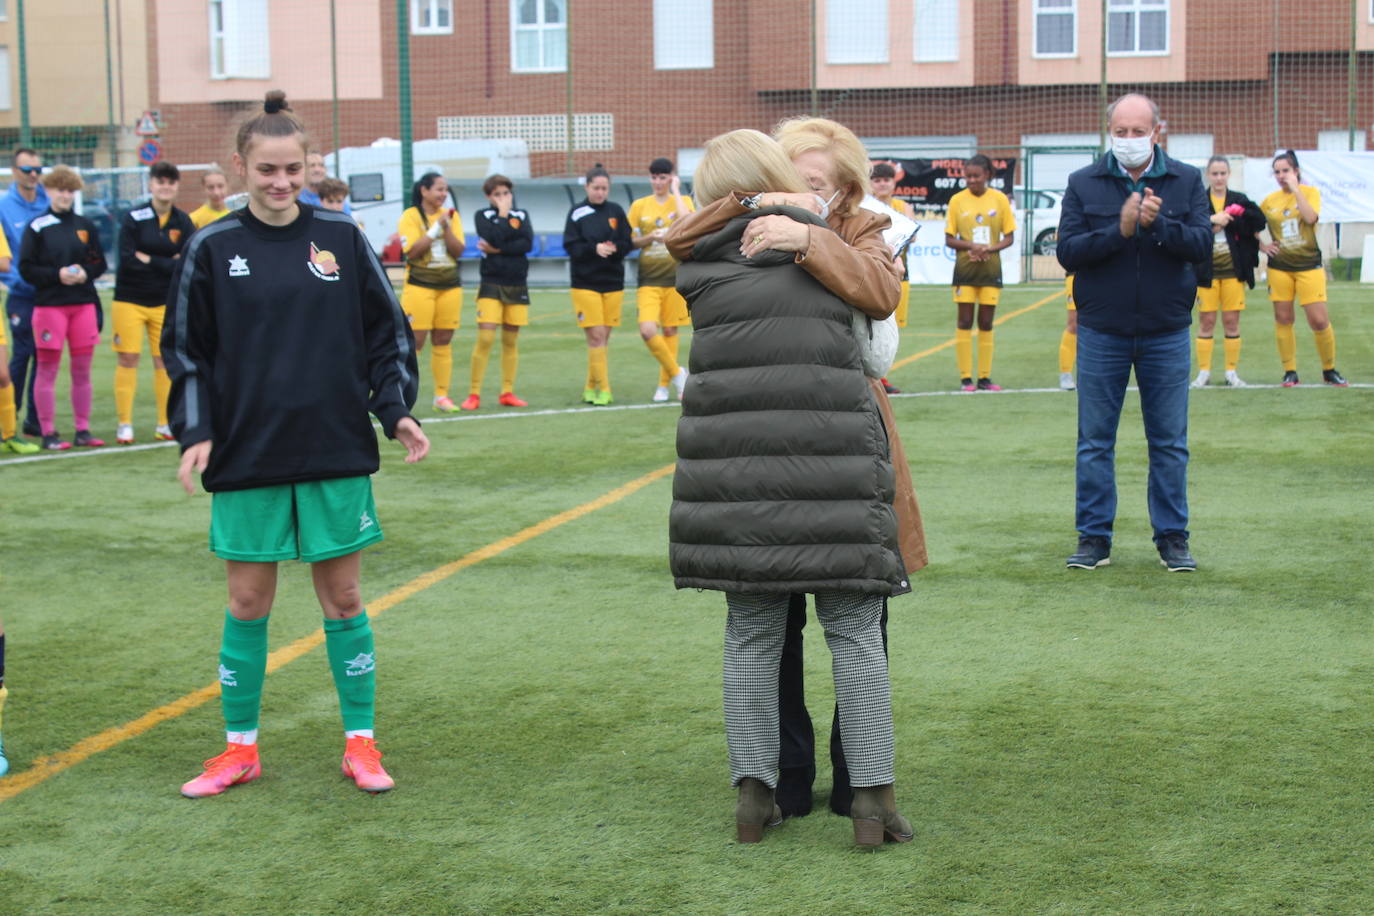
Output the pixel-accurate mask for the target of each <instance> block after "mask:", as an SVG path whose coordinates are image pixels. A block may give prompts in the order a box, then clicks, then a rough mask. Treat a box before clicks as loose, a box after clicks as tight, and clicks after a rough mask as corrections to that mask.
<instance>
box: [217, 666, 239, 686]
mask: <svg viewBox="0 0 1374 916" xmlns="http://www.w3.org/2000/svg"><path fill="white" fill-rule="evenodd" d="M236 674H238V672H237V671H231V670H230V669H228V668H226V667H224V665H222V664H221V665H220V666H219V682H220V683H221V684H223V685H224V686H225V687H237V686H238V685H239V682H238V679H237V678H235V677H234V675H236Z"/></svg>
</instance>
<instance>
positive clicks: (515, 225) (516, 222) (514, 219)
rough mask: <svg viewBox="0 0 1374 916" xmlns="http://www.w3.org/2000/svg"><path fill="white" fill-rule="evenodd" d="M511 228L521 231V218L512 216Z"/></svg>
mask: <svg viewBox="0 0 1374 916" xmlns="http://www.w3.org/2000/svg"><path fill="white" fill-rule="evenodd" d="M510 227H511V228H512V229H519V228H520V218H519V217H518V216H512V217H511V218H510Z"/></svg>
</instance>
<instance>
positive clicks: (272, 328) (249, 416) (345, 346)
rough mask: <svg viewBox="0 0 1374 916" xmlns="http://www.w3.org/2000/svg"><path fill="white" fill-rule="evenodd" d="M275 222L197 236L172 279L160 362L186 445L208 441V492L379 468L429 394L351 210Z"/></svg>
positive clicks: (218, 228)
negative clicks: (381, 440)
mask: <svg viewBox="0 0 1374 916" xmlns="http://www.w3.org/2000/svg"><path fill="white" fill-rule="evenodd" d="M300 209H301V213H300V216H299V217H298V218H297V219H296V220H295V221H294V222H292V223H291V224H290V225H287V226H281V227H274V226H268V225H266V224H265V223H263V222H261V221H259V220H258V219H256V218H255V217H254V216H253V215H252V214H251V213H250V212H249V211H248V210H247V209H246V208H245V209H243V210H237V211H235V212H234V213H231V214H230V215H228V216H226V217H224V218H223V219H220V220H218V221H216V222H214V223H211V224H210V225H208V226H205V227H204V228H202V229H200V230H199V231H197V232H196V233H195V234H194V235H193V236H191V241H190V243H189V244H188V245H187V246H186V251H185V253H184V254H183V255H182V257H181V260H180V261H179V262H178V263H177V266H176V269H175V271H174V272H173V274H172V287H171V295H170V297H169V299H168V302H167V317H166V322H165V324H164V325H163V329H162V358H163V360H164V361H165V362H166V365H167V373H168V374H169V375H170V376H171V378H172V391H171V395H170V397H169V400H168V405H167V407H168V414H169V416H170V419H171V425H172V432H173V433H175V434H176V437H177V441H179V442H180V443H181V447H182V450H183V451H185V450H186V449H187V448H189V447H190V446H192V445H194V444H196V443H197V442H203V441H205V440H207V439H208V440H210V441H212V442H213V443H214V447H213V448H212V449H211V451H210V463H209V466H208V467H207V468H206V469H205V473H204V474H203V475H202V477H201V482H202V484H203V485H204V487H205V489H207V490H209V491H211V492H215V491H220V490H244V489H249V488H252V487H265V486H272V485H274V484H284V483H299V482H302V481H309V480H327V479H330V478H337V477H361V476H363V475H366V474H371V473H373V472H374V471H376V470H377V466H378V454H377V436H376V434H375V433H374V432H373V429H372V423H371V421H370V420H369V419H368V416H367V414H368V411H371V412H372V413H373V414H375V415H376V417H377V419H378V420H380V421H381V423H382V429H383V431H384V432H385V433H386V435H387V437H388V438H392V437H394V436H395V432H396V424H397V423H398V422H399V421H400V420H401V419H402V418H403V417H408V416H410V408H411V406H413V405H414V403H415V395H416V392H417V390H418V383H417V375H416V363H415V338H414V337H413V336H412V335H411V332H410V326H409V325H408V324H407V323H406V320H405V316H404V315H403V314H402V312H401V307H400V304H399V303H398V302H397V301H396V295H395V293H394V292H392V289H391V284H390V283H389V282H388V281H387V277H386V272H385V271H384V270H383V269H382V265H381V263H380V262H379V261H378V260H377V256H376V255H375V254H373V252H372V247H371V246H370V245H369V244H368V242H367V239H366V238H365V237H364V236H363V234H362V232H361V231H360V230H359V229H358V225H357V223H355V222H354V221H353V218H352V217H350V216H348V215H346V214H343V213H335V212H333V211H330V210H321V209H316V208H314V207H311V206H309V205H306V204H302V205H301V207H300Z"/></svg>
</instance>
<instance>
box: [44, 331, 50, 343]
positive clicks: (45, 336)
mask: <svg viewBox="0 0 1374 916" xmlns="http://www.w3.org/2000/svg"><path fill="white" fill-rule="evenodd" d="M42 340H43V343H47V342H48V341H50V340H52V331H44V332H43V337H42Z"/></svg>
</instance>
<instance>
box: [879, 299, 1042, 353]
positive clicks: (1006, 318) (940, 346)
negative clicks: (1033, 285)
mask: <svg viewBox="0 0 1374 916" xmlns="http://www.w3.org/2000/svg"><path fill="white" fill-rule="evenodd" d="M1062 295H1064V291H1063V290H1062V289H1061V290H1060V291H1059V292H1057V293H1050V294H1049V295H1048V296H1046V297H1045V298H1044V299H1041V300H1040V301H1039V302H1032V303H1031V304H1030V305H1028V306H1026V307H1025V308H1023V309H1017V310H1016V311H1014V312H1009V313H1007V314H1005V315H1003V316H1002V317H1000V318H998V319H996V320H994V321H993V322H992V323H993V325H994V326H996V325H999V324H1001V323H1002V322H1004V321H1010V320H1011V319H1013V318H1015V317H1016V316H1017V315H1024V314H1026V313H1027V312H1033V311H1035V310H1036V309H1038V308H1040V306H1042V305H1044V304H1045V303H1047V302H1053V301H1054V300H1056V299H1058V298H1059V297H1060V296H1062ZM954 340H955V338H953V337H951V338H949V339H948V340H946V341H945V342H944V343H938V344H936V345H935V346H933V347H928V348H927V349H925V350H922V351H921V352H920V353H913V354H911V355H910V356H904V357H902V358H901V359H899V360H897V361H896V362H895V363H893V364H892V369H900V368H901V367H902V366H905V365H908V364H910V363H914V362H916V360H918V359H925V358H926V357H927V356H929V355H931V354H932V353H939V352H940V351H941V350H945V349H948V348H949V347H952V346H954ZM892 369H889V370H887V371H889V372H891V371H892Z"/></svg>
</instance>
